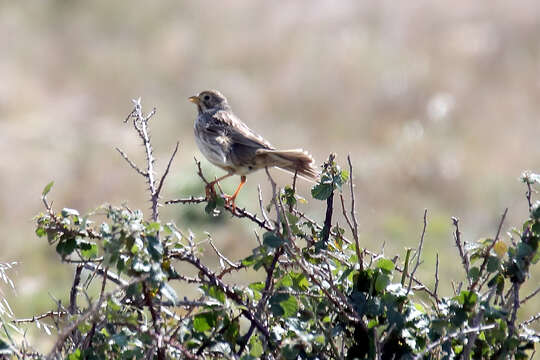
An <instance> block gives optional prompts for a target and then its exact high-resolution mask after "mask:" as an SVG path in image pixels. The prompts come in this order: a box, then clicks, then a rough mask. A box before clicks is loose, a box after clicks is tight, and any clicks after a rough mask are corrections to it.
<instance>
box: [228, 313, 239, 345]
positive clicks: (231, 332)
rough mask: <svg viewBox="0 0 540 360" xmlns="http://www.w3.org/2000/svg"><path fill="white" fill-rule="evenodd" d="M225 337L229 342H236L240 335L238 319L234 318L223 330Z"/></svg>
mask: <svg viewBox="0 0 540 360" xmlns="http://www.w3.org/2000/svg"><path fill="white" fill-rule="evenodd" d="M224 336H225V339H226V340H227V341H228V342H229V343H230V344H234V343H236V340H237V339H238V337H239V336H240V319H239V318H235V319H234V320H233V321H232V322H231V323H230V324H229V326H228V327H227V330H225V334H224Z"/></svg>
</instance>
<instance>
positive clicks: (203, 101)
mask: <svg viewBox="0 0 540 360" xmlns="http://www.w3.org/2000/svg"><path fill="white" fill-rule="evenodd" d="M189 101H191V102H193V103H194V104H196V105H197V109H198V112H199V114H198V116H197V120H195V129H194V130H195V140H196V142H197V146H198V147H199V149H200V150H201V152H202V153H203V154H204V156H205V157H206V158H207V159H208V161H210V162H211V163H212V164H214V165H216V166H219V167H220V168H222V169H223V170H225V171H227V174H226V175H224V176H222V177H220V178H218V179H216V180H214V181H212V182H211V183H210V184H209V185H208V186H207V188H206V194H207V196H208V195H209V194H210V193H213V192H214V188H213V186H214V185H215V184H216V183H217V182H219V181H221V180H223V179H225V178H227V177H229V176H231V175H240V176H241V181H240V185H239V186H238V188H237V189H236V191H235V192H234V194H233V195H232V196H226V197H227V203H228V204H230V205H231V206H232V207H233V209H234V207H235V205H234V201H235V199H236V196H237V195H238V192H239V191H240V189H241V188H242V186H243V185H244V183H245V182H246V175H247V174H249V173H251V172H253V171H256V170H259V169H262V168H265V167H272V166H276V167H278V168H281V169H283V170H287V171H290V172H292V173H295V172H298V175H300V176H303V177H306V178H308V179H314V178H316V177H317V169H316V168H315V167H314V161H313V157H312V156H311V155H310V154H308V153H307V152H306V151H304V150H302V149H295V150H276V149H275V148H274V147H273V146H272V145H271V144H270V143H269V142H268V141H266V140H265V139H264V138H263V137H262V136H260V135H258V134H256V133H255V132H253V131H252V130H251V129H250V128H248V127H247V126H246V124H244V123H243V122H242V121H241V120H240V119H239V118H237V117H236V116H235V115H234V113H233V112H232V110H231V107H230V106H229V104H228V102H227V99H226V98H225V96H223V95H222V94H221V93H220V92H219V91H216V90H207V91H203V92H201V93H199V94H198V95H196V96H192V97H190V98H189Z"/></svg>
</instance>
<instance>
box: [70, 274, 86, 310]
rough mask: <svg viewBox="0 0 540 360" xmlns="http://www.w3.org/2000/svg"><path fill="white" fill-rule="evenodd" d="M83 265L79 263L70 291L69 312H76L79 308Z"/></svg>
mask: <svg viewBox="0 0 540 360" xmlns="http://www.w3.org/2000/svg"><path fill="white" fill-rule="evenodd" d="M82 269H83V265H80V264H79V265H77V268H76V270H75V278H74V279H73V285H72V286H71V291H70V293H69V313H70V314H74V313H75V311H76V310H77V292H78V290H79V284H80V282H81V272H82Z"/></svg>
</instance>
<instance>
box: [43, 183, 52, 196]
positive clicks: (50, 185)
mask: <svg viewBox="0 0 540 360" xmlns="http://www.w3.org/2000/svg"><path fill="white" fill-rule="evenodd" d="M53 185H54V181H51V182H50V183H48V184H47V185H45V187H44V188H43V191H42V192H41V196H43V197H45V196H47V194H48V193H49V191H51V188H52V187H53Z"/></svg>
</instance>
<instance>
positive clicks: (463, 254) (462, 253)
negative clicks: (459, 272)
mask: <svg viewBox="0 0 540 360" xmlns="http://www.w3.org/2000/svg"><path fill="white" fill-rule="evenodd" d="M452 223H453V224H454V227H455V231H454V241H455V243H456V247H457V248H458V252H459V257H460V258H461V263H462V264H463V268H464V269H465V276H466V277H467V281H468V282H469V284H470V283H471V279H470V278H469V266H470V264H469V254H468V253H467V250H466V249H465V244H464V243H463V244H462V243H461V232H460V231H459V219H458V218H457V217H452Z"/></svg>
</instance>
